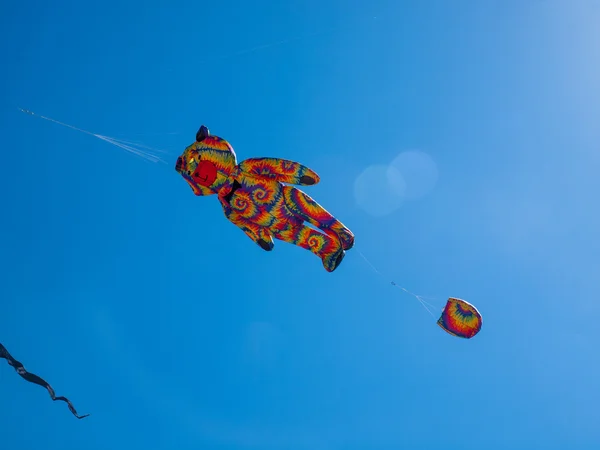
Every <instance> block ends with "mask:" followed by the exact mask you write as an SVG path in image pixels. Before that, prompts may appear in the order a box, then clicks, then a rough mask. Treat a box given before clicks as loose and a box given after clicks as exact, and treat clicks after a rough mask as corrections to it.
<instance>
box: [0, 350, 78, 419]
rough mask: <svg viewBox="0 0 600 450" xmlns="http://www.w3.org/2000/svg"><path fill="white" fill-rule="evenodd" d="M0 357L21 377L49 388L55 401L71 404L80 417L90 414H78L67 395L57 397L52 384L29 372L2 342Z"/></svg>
mask: <svg viewBox="0 0 600 450" xmlns="http://www.w3.org/2000/svg"><path fill="white" fill-rule="evenodd" d="M0 358H4V359H6V360H7V361H8V364H9V365H10V366H12V367H14V368H15V370H16V371H17V373H18V374H19V375H21V377H23V378H24V379H25V380H27V381H29V382H30V383H34V384H37V385H39V386H42V387H45V388H46V389H47V390H48V393H49V394H50V397H51V398H52V400H54V401H57V400H60V401H63V402H65V403H67V405H68V406H69V410H70V411H71V412H72V413H73V415H74V416H75V417H77V418H78V419H83V418H85V417H87V416H89V414H84V415H83V416H80V415H79V414H77V411H76V410H75V407H74V406H73V404H72V403H71V402H70V401H69V399H67V398H66V397H57V396H56V394H55V393H54V389H52V386H50V385H49V384H48V383H47V382H46V381H45V380H43V379H42V378H40V377H38V376H37V375H34V374H32V373H29V372H27V370H25V367H23V364H21V363H20V362H19V361H17V360H16V359H15V358H13V357H12V356H11V354H10V353H8V350H6V347H4V345H2V344H0Z"/></svg>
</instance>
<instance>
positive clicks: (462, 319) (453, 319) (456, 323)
mask: <svg viewBox="0 0 600 450" xmlns="http://www.w3.org/2000/svg"><path fill="white" fill-rule="evenodd" d="M437 323H438V325H439V326H440V327H441V328H442V329H443V330H445V331H447V332H448V333H450V334H451V335H453V336H457V337H462V338H465V339H470V338H472V337H473V336H475V335H476V334H477V333H479V331H480V330H481V325H482V323H483V320H482V318H481V314H479V311H477V308H475V307H474V306H473V305H471V304H470V303H468V302H466V301H464V300H461V299H459V298H453V297H451V298H449V299H448V302H447V303H446V306H445V307H444V310H443V311H442V315H441V316H440V318H439V320H438V321H437Z"/></svg>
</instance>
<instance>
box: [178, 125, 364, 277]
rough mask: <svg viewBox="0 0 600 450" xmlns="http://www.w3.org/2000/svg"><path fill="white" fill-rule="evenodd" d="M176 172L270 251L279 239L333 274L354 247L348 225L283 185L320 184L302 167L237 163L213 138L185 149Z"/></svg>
mask: <svg viewBox="0 0 600 450" xmlns="http://www.w3.org/2000/svg"><path fill="white" fill-rule="evenodd" d="M175 170H176V171H177V172H178V173H180V174H181V176H183V178H184V179H185V180H186V181H187V183H188V184H189V185H190V187H191V188H192V190H193V191H194V193H195V194H196V195H198V196H206V195H217V198H218V199H219V202H220V203H221V206H222V207H223V211H224V212H225V216H226V217H227V218H228V219H229V220H230V221H231V222H232V223H233V224H235V225H237V226H238V227H239V228H240V229H242V230H243V231H244V232H245V233H246V235H247V236H248V237H249V238H250V239H252V240H253V241H254V242H256V243H257V244H258V245H259V246H260V247H261V248H263V249H264V250H266V251H271V250H273V248H274V245H275V244H274V242H273V238H275V239H279V240H281V241H285V242H288V243H291V244H294V245H297V246H299V247H302V248H304V249H307V250H309V251H311V252H312V253H314V254H315V255H317V256H318V257H319V258H321V261H322V263H323V267H324V268H325V270H327V271H328V272H333V271H334V270H335V269H336V268H337V267H338V266H339V265H340V263H341V262H342V260H343V258H344V256H345V251H346V250H349V249H350V248H352V246H353V245H354V234H353V233H352V232H351V231H350V230H349V229H348V228H347V227H346V226H344V224H342V223H341V222H340V221H339V220H337V219H336V218H335V217H334V216H333V215H331V214H330V213H329V212H328V211H327V210H326V209H325V208H323V207H322V206H321V205H319V204H318V203H317V202H316V201H315V200H313V199H312V198H311V197H309V196H308V195H307V194H306V193H304V192H303V191H301V190H300V189H297V188H295V187H293V186H287V185H284V184H283V183H287V184H296V185H303V186H307V185H314V184H317V183H318V182H319V181H320V179H319V176H318V175H317V174H316V173H315V172H314V171H313V170H311V169H309V168H308V167H306V166H303V165H302V164H300V163H298V162H295V161H289V160H285V159H280V158H250V159H246V160H245V161H242V162H241V163H239V164H237V160H236V154H235V152H234V150H233V147H232V146H231V145H230V144H229V142H227V141H226V140H225V139H222V138H220V137H218V136H214V135H209V136H206V137H202V138H201V141H198V140H197V141H196V142H194V143H193V144H191V145H190V146H188V147H187V148H186V149H185V151H184V152H183V154H182V155H181V156H180V157H179V158H177V163H176V165H175ZM306 222H307V223H308V224H310V225H312V226H313V227H316V228H318V230H317V229H315V228H313V227H310V226H309V225H307V224H306Z"/></svg>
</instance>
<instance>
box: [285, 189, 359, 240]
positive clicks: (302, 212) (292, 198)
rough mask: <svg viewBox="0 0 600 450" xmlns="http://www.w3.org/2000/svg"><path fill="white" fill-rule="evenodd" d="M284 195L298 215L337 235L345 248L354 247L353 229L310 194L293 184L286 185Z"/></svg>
mask: <svg viewBox="0 0 600 450" xmlns="http://www.w3.org/2000/svg"><path fill="white" fill-rule="evenodd" d="M283 196H284V199H285V204H286V206H287V207H288V209H289V210H290V211H292V213H293V214H294V215H295V216H296V217H299V218H301V219H303V220H306V221H307V222H308V223H310V224H312V225H314V226H315V227H317V228H320V229H321V230H323V231H324V232H325V233H327V234H329V235H332V234H333V235H335V237H337V238H338V239H339V240H340V242H341V243H342V248H343V249H344V250H349V249H351V248H352V246H353V245H354V234H352V231H350V230H349V229H348V228H347V227H346V226H344V224H343V223H342V222H340V221H339V220H338V219H336V218H335V217H333V216H332V215H331V214H330V213H329V211H327V210H326V209H325V208H323V207H322V206H321V205H319V204H318V203H317V202H316V201H315V200H313V199H312V198H311V197H310V196H309V195H307V194H306V193H304V192H302V191H301V190H300V189H297V188H295V187H293V186H284V187H283Z"/></svg>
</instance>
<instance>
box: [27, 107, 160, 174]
mask: <svg viewBox="0 0 600 450" xmlns="http://www.w3.org/2000/svg"><path fill="white" fill-rule="evenodd" d="M17 109H18V110H19V111H21V112H24V113H25V114H30V115H32V116H37V117H40V118H42V119H44V120H48V121H50V122H53V123H56V124H58V125H62V126H64V127H67V128H71V129H73V130H76V131H79V132H81V133H85V134H89V135H90V136H94V137H95V138H98V139H100V140H102V141H105V142H108V143H109V144H112V145H114V146H116V147H119V148H122V149H123V150H126V151H128V152H130V153H133V154H135V155H137V156H140V157H141V158H144V159H146V160H149V161H152V162H162V163H164V164H167V163H166V161H165V160H163V159H162V158H160V157H159V156H156V155H154V154H152V153H150V152H148V151H145V150H142V148H146V149H149V150H153V151H158V152H161V153H168V152H166V151H165V150H157V149H154V148H151V147H147V146H143V145H138V144H135V143H133V142H128V141H123V140H121V139H116V138H111V137H108V136H103V135H101V134H96V133H92V132H91V131H87V130H84V129H81V128H78V127H75V126H73V125H69V124H68V123H64V122H60V121H58V120H56V119H52V118H51V117H46V116H42V115H41V114H37V113H34V112H33V111H30V110H28V109H23V108H17ZM135 146H137V148H136V147H135Z"/></svg>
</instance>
